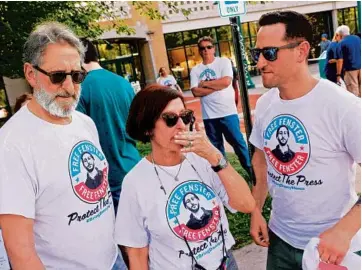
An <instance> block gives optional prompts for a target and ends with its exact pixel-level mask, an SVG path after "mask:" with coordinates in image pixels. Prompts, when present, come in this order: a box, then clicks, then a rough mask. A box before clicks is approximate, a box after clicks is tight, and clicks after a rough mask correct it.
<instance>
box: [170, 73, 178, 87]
mask: <svg viewBox="0 0 362 270" xmlns="http://www.w3.org/2000/svg"><path fill="white" fill-rule="evenodd" d="M171 79H172V84H173V85H176V84H177V81H176V79H175V77H174V76H172V75H171Z"/></svg>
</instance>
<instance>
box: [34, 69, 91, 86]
mask: <svg viewBox="0 0 362 270" xmlns="http://www.w3.org/2000/svg"><path fill="white" fill-rule="evenodd" d="M33 67H34V68H35V69H36V70H38V71H40V72H41V73H43V74H45V75H47V76H48V77H49V79H50V81H51V82H52V83H54V84H62V83H63V82H64V81H65V79H66V78H67V75H70V76H71V77H72V81H73V83H76V84H80V83H82V82H83V81H84V79H85V77H86V75H87V72H85V71H84V70H72V71H71V72H65V71H53V72H47V71H45V70H44V69H41V68H40V67H38V66H33Z"/></svg>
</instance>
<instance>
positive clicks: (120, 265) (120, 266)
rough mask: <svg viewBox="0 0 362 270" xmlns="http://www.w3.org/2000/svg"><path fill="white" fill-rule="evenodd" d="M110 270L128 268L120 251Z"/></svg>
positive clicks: (126, 269) (125, 269) (124, 269)
mask: <svg viewBox="0 0 362 270" xmlns="http://www.w3.org/2000/svg"><path fill="white" fill-rule="evenodd" d="M111 270H128V268H127V266H126V264H125V263H124V261H123V258H122V255H121V252H120V251H119V253H118V256H117V260H116V262H115V263H114V265H113V267H112V269H111Z"/></svg>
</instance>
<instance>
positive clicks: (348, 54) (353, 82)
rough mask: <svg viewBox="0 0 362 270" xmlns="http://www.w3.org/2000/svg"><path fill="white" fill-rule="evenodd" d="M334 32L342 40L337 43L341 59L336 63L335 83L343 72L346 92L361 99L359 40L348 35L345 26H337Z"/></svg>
mask: <svg viewBox="0 0 362 270" xmlns="http://www.w3.org/2000/svg"><path fill="white" fill-rule="evenodd" d="M336 32H337V33H338V35H340V37H341V39H342V40H341V41H340V42H339V46H340V52H341V53H342V57H341V59H338V61H337V74H336V75H337V81H338V80H340V79H341V78H342V72H343V71H344V78H343V79H344V81H345V83H346V87H347V90H348V91H350V92H351V93H352V94H354V95H356V96H358V97H361V39H360V38H359V37H358V36H355V35H350V33H349V27H348V26H347V25H341V26H339V27H338V28H337V31H336Z"/></svg>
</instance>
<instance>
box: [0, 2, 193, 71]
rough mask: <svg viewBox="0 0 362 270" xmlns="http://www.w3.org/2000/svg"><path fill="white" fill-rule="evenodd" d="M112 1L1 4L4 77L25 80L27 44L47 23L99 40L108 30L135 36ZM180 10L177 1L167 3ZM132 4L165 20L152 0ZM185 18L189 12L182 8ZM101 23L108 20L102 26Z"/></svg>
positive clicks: (0, 66)
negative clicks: (42, 24)
mask: <svg viewBox="0 0 362 270" xmlns="http://www.w3.org/2000/svg"><path fill="white" fill-rule="evenodd" d="M115 3H116V2H110V1H86V2H83V1H39V2H38V1H22V2H19V1H14V2H13V1H3V2H1V1H0V76H7V77H21V76H22V75H23V71H22V51H23V45H24V43H25V41H26V38H27V37H28V35H29V33H30V32H31V31H32V30H33V29H34V27H35V26H36V25H37V24H39V23H42V22H44V21H58V22H61V23H64V24H66V25H68V26H69V27H70V28H71V29H72V30H73V31H74V32H75V33H76V34H77V35H78V36H81V37H82V36H86V37H91V38H97V37H99V36H100V35H101V34H102V33H103V32H104V31H107V30H109V29H116V31H117V33H126V34H132V33H134V29H133V28H131V27H129V26H128V25H126V24H125V22H124V20H122V19H121V16H120V15H121V14H122V13H125V12H124V11H123V10H121V9H120V8H119V6H120V5H117V4H115ZM164 4H165V5H167V6H168V7H170V8H173V9H177V7H176V6H177V4H175V2H170V1H164ZM132 5H133V6H134V7H135V9H136V10H137V11H138V12H139V13H140V14H142V15H146V16H148V17H149V18H150V19H164V18H165V15H164V14H161V13H160V11H159V10H158V9H157V8H156V7H155V6H154V5H153V3H152V2H151V1H133V2H132ZM181 12H182V13H183V14H184V15H187V14H188V11H186V10H184V9H181ZM100 21H108V23H107V25H106V26H105V25H102V27H101V26H100V24H99V22H100Z"/></svg>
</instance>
